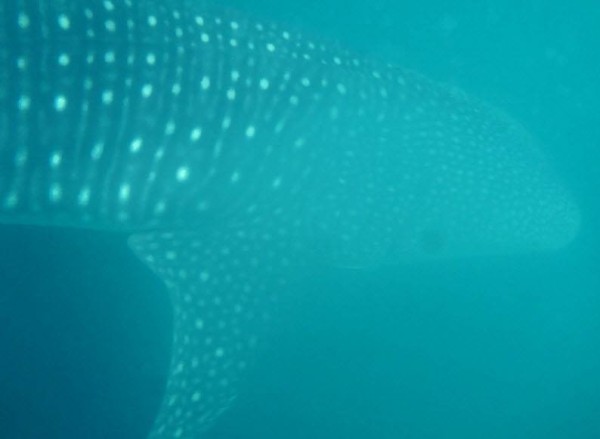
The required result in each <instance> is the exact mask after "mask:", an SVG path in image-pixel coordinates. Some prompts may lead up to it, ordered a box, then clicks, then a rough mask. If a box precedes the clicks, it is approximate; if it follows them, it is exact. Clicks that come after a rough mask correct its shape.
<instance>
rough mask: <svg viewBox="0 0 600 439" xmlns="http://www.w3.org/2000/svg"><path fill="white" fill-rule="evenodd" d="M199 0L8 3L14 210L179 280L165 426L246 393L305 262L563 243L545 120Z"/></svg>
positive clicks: (396, 259) (0, 150) (189, 422)
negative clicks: (118, 237)
mask: <svg viewBox="0 0 600 439" xmlns="http://www.w3.org/2000/svg"><path fill="white" fill-rule="evenodd" d="M195 3H196V2H193V1H191V0H190V1H188V0H178V1H175V0H166V1H165V0H163V1H158V0H140V1H135V2H134V1H133V0H104V1H102V0H54V1H50V0H0V221H2V222H3V223H28V224H37V225H41V226H71V227H79V228H90V229H101V230H107V231H116V232H126V233H128V234H129V235H131V238H130V245H131V248H132V250H133V251H134V253H135V254H136V255H137V256H138V257H139V258H140V259H141V260H143V261H144V262H145V263H146V264H147V265H148V266H149V267H150V268H151V269H152V270H153V271H154V272H155V273H156V274H157V275H158V276H159V277H160V278H161V279H162V280H163V281H164V283H165V285H166V286H167V288H168V290H169V292H170V295H171V298H172V303H173V307H174V316H175V319H174V320H175V321H174V333H173V348H172V349H173V358H172V364H171V370H170V375H169V379H168V383H167V389H166V393H165V398H164V401H163V404H162V407H161V409H160V412H159V414H158V416H157V419H156V422H155V425H154V426H153V428H152V431H151V432H150V437H152V438H178V437H181V438H195V437H199V436H201V435H202V433H203V432H204V431H206V430H207V429H208V428H209V427H210V425H211V424H212V422H213V421H214V420H215V419H217V417H218V415H219V414H220V413H221V412H223V411H224V410H225V409H226V408H227V407H228V406H229V405H230V404H231V402H232V401H233V400H234V399H235V396H236V388H237V385H236V384H237V383H238V382H239V380H240V379H241V378H242V377H243V373H244V370H245V369H246V368H247V366H248V365H249V363H250V362H251V360H252V357H253V356H254V355H255V352H256V350H257V349H258V348H259V346H260V341H261V340H262V339H263V338H264V333H265V331H266V328H267V326H268V325H267V324H266V323H267V322H268V320H269V313H270V312H271V310H272V308H273V306H274V303H275V302H276V301H277V298H278V297H279V296H281V294H282V292H284V291H285V290H286V288H285V287H286V284H287V282H288V279H289V278H290V272H296V273H298V272H300V273H302V269H301V267H302V266H305V265H307V264H310V263H315V262H318V263H328V264H335V265H341V266H348V267H365V266H372V265H381V264H388V263H400V262H403V261H412V260H415V259H423V258H440V257H464V256H472V255H481V254H497V253H515V252H531V251H538V250H550V249H557V248H561V247H563V246H564V245H566V244H567V243H569V242H570V241H571V240H572V239H573V237H574V236H575V235H576V233H577V230H578V227H579V213H578V210H577V207H576V206H575V204H574V203H573V201H572V199H571V197H570V196H569V194H568V193H567V191H566V190H565V189H564V188H563V187H562V185H561V184H560V182H559V179H558V178H557V177H556V176H555V175H554V173H553V171H552V170H551V169H550V166H549V165H548V163H547V161H546V160H545V159H544V157H543V155H542V154H541V153H540V151H539V149H538V148H537V146H536V145H535V142H534V141H533V140H532V138H531V137H530V135H529V134H527V132H526V131H525V130H524V129H523V128H522V127H520V126H519V125H518V124H517V123H515V122H514V121H513V120H512V119H510V118H509V117H508V116H506V115H504V114H503V113H501V112H500V111H498V110H496V109H493V108H490V107H489V106H487V105H486V104H484V103H481V102H478V101H477V100H475V99H472V98H469V97H467V96H465V95H464V94H463V93H462V92H460V91H458V90H455V89H452V88H448V87H445V86H441V85H438V84H436V83H433V82H432V81H429V80H427V79H425V78H423V77H421V76H420V75H418V74H416V73H412V72H409V71H405V70H403V69H400V68H397V67H394V66H389V65H386V64H383V63H377V62H372V61H368V60H363V59H359V58H357V57H355V56H354V55H352V54H350V53H348V52H346V51H344V50H339V49H332V48H328V47H325V46H324V45H322V44H320V43H317V42H315V41H313V40H312V39H309V38H306V37H304V36H302V35H300V34H298V33H297V32H292V31H288V30H285V29H282V28H280V27H278V26H275V25H272V24H269V23H263V22H256V21H252V20H249V19H247V18H245V17H244V16H243V15H241V14H238V13H235V12H231V11H217V12H215V11H209V10H203V9H200V8H199V7H198V6H196V5H195Z"/></svg>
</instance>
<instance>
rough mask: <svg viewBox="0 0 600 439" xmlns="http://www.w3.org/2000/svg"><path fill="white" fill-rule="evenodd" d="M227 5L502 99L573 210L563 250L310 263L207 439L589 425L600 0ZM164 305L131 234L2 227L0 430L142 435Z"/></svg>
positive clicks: (595, 384) (599, 335)
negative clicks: (134, 252) (572, 232)
mask: <svg viewBox="0 0 600 439" xmlns="http://www.w3.org/2000/svg"><path fill="white" fill-rule="evenodd" d="M219 3H220V4H221V5H225V6H228V7H234V8H238V9H241V10H242V11H244V12H246V13H248V14H250V15H251V16H255V17H260V18H262V19H265V20H272V21H277V22H282V23H284V24H288V25H289V26H292V27H294V28H297V29H300V30H301V31H302V32H303V33H304V34H307V35H315V36H316V37H321V38H324V39H325V40H328V41H333V42H336V43H337V42H339V43H340V44H341V45H343V46H346V47H349V48H352V49H354V50H355V51H357V52H358V53H361V54H363V55H367V56H371V57H374V58H380V59H384V60H390V61H394V62H395V63H397V64H399V65H402V66H405V67H409V68H412V69H414V70H418V71H419V72H422V73H423V74H425V75H427V76H429V77H431V78H434V79H436V80H439V81H441V82H444V83H448V84H451V85H457V86H459V87H461V88H463V89H464V90H466V91H467V92H468V93H470V94H472V95H474V96H477V97H479V98H482V99H484V100H485V101H488V102H490V103H491V104H493V105H495V106H498V107H500V108H502V109H504V110H506V111H507V112H508V113H510V114H511V115H513V116H514V117H515V119H517V120H518V121H520V122H521V123H522V124H523V125H524V126H525V127H527V128H528V129H529V130H530V131H531V132H532V133H533V134H534V135H535V136H536V137H537V139H538V140H539V141H540V143H541V145H542V147H543V149H544V150H545V151H546V153H547V155H548V156H549V157H550V160H551V161H552V163H553V164H554V166H555V167H556V168H557V169H558V171H559V174H560V175H561V176H562V177H563V179H564V182H565V185H566V186H567V187H568V188H570V190H571V191H572V192H573V194H574V196H575V198H576V199H577V201H578V203H579V205H580V207H581V211H582V216H583V224H582V230H581V233H580V235H579V237H578V239H577V240H576V241H575V242H574V243H573V244H572V245H571V246H570V247H568V248H566V249H564V250H562V251H561V252H559V253H556V254H547V255H546V254H545V255H530V256H520V257H505V258H500V257H498V258H485V259H469V260H463V261H446V262H436V263H428V264H425V263H421V264H412V265H405V266H395V267H385V268H380V269H377V270H368V271H364V272H362V271H353V270H342V269H336V268H331V267H320V268H318V269H315V271H314V272H311V273H310V276H309V278H307V279H305V280H303V281H302V282H300V283H298V284H297V285H295V287H294V289H295V290H294V292H293V293H294V294H292V295H291V296H292V300H291V303H287V304H285V306H283V309H282V310H281V314H280V316H279V317H278V323H279V324H278V325H277V326H276V327H275V328H274V332H273V338H272V340H271V343H270V345H269V349H268V351H267V352H266V353H265V355H264V356H262V357H261V358H260V359H259V361H258V363H257V364H256V366H255V367H254V369H253V371H252V374H251V376H250V377H249V378H248V379H247V380H246V382H245V384H244V387H243V389H242V392H241V395H240V398H239V400H238V402H237V404H236V405H235V406H234V408H233V409H232V410H231V411H229V412H227V413H226V414H225V415H224V416H223V417H222V418H221V419H220V421H219V422H218V424H217V425H216V426H215V428H214V429H213V430H211V432H210V433H209V434H207V436H206V437H207V438H209V439H257V438H261V439H265V438H267V439H271V438H273V439H279V438H282V439H283V438H286V439H295V438H314V439H321V438H341V437H344V438H348V439H353V438H357V439H358V438H361V439H363V438H382V439H392V438H410V439H412V438H414V439H429V438H431V439H438V438H444V439H453V438H461V439H467V438H482V437H485V438H494V439H495V438H498V439H501V438H514V439H516V438H528V439H530V438H548V439H555V438H556V439H562V438H569V439H588V438H589V439H593V438H598V437H600V227H599V226H598V225H599V224H600V105H599V102H600V79H599V78H600V27H599V23H600V3H598V2H596V1H591V0H590V1H583V0H582V1H571V2H564V1H558V0H545V1H541V0H539V1H538V0H529V1H517V0H506V1H501V0H497V1H491V0H489V1H488V0H479V1H467V0H457V1H452V2H446V1H442V0H421V1H419V2H405V1H398V0H370V1H364V0H344V1H341V0H318V1H317V0H303V1H301V2H300V1H296V2H293V1H290V0H278V1H276V0H245V1H244V0H223V1H221V2H219ZM170 319H171V315H170V305H169V302H168V298H167V297H166V294H165V292H164V290H163V288H162V287H161V285H160V283H159V282H158V281H157V280H156V279H155V278H154V277H153V276H152V275H150V274H149V273H148V271H147V269H145V268H144V267H143V266H142V265H141V263H139V262H138V261H136V260H135V258H133V257H132V256H131V254H130V253H129V250H128V249H127V247H126V244H125V242H124V241H123V239H122V237H119V236H113V235H109V234H93V233H89V232H82V231H67V230H50V229H35V228H26V227H2V228H0V439H30V438H32V439H33V438H52V439H54V438H60V439H63V438H64V439H71V438H77V439H80V438H111V439H112V438H114V439H121V438H132V439H135V438H143V437H144V435H145V434H146V433H147V431H148V429H149V428H150V425H151V422H152V419H153V417H154V415H155V413H156V410H157V408H158V404H159V401H160V398H161V395H162V393H161V392H162V389H163V386H164V379H165V375H166V367H167V364H168V356H169V337H170V333H169V331H170V324H171V320H170Z"/></svg>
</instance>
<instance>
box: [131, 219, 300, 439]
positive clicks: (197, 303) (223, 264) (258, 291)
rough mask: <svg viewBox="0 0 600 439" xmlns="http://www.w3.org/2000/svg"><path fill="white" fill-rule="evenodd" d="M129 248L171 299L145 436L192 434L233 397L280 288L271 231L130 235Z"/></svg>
mask: <svg viewBox="0 0 600 439" xmlns="http://www.w3.org/2000/svg"><path fill="white" fill-rule="evenodd" d="M130 246H131V248H132V249H133V250H134V252H135V253H136V254H137V255H138V256H139V257H140V258H141V259H142V260H143V261H144V262H145V263H146V264H147V265H148V266H149V267H150V268H151V269H152V270H153V271H154V272H155V273H156V274H157V275H158V276H159V277H160V278H161V279H162V280H163V281H164V283H165V284H166V286H167V288H168V290H169V293H170V295H171V300H172V303H173V311H174V328H173V345H172V360H171V366H170V372H169V377H168V381H167V388H166V393H165V397H164V400H163V403H162V406H161V409H160V412H159V414H158V417H157V420H156V423H155V425H154V428H153V430H152V433H151V434H150V438H153V439H156V438H167V437H168V438H197V437H199V435H200V434H201V433H202V432H203V431H205V430H206V429H207V428H208V427H209V426H210V425H211V423H212V422H213V421H214V420H215V419H216V418H217V417H218V416H219V414H221V413H222V412H223V411H224V410H226V409H227V408H228V407H229V406H230V405H231V403H232V401H233V400H234V399H235V397H236V394H237V393H236V389H237V387H238V383H239V381H240V379H241V377H242V376H243V374H244V371H245V369H246V368H247V367H248V365H249V363H251V361H252V358H253V357H254V356H255V353H256V350H257V348H258V347H259V346H260V341H261V340H262V339H263V335H264V332H265V330H266V327H267V326H268V325H267V322H268V320H269V313H270V312H271V310H272V308H273V302H274V301H275V300H276V298H277V296H278V292H279V291H281V289H282V288H283V287H284V285H285V283H286V282H285V280H284V272H285V271H286V266H287V265H288V262H287V261H286V260H285V259H283V258H282V257H281V254H282V253H281V243H280V242H277V243H275V242H273V243H272V242H271V240H270V239H269V235H268V234H265V233H260V232H252V233H249V232H245V231H242V230H240V229H234V228H232V229H227V230H219V231H213V232H209V233H208V234H207V233H206V232H204V233H202V234H200V233H196V232H193V233H161V234H156V233H153V234H147V235H138V236H134V237H132V238H131V240H130Z"/></svg>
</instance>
